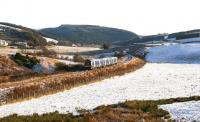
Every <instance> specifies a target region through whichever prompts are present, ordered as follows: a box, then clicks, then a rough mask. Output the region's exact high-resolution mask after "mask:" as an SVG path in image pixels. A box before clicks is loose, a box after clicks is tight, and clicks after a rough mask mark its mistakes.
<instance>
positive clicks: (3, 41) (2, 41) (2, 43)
mask: <svg viewBox="0 0 200 122" xmlns="http://www.w3.org/2000/svg"><path fill="white" fill-rule="evenodd" d="M0 46H8V42H6V41H5V40H1V39H0Z"/></svg>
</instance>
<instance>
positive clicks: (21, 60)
mask: <svg viewBox="0 0 200 122" xmlns="http://www.w3.org/2000/svg"><path fill="white" fill-rule="evenodd" d="M11 59H12V60H14V61H15V62H16V63H17V64H19V65H21V66H25V67H28V68H32V67H33V66H34V65H36V64H38V63H40V61H39V60H38V59H37V58H36V57H29V56H28V55H26V56H24V55H22V54H20V53H16V54H15V55H13V56H11Z"/></svg>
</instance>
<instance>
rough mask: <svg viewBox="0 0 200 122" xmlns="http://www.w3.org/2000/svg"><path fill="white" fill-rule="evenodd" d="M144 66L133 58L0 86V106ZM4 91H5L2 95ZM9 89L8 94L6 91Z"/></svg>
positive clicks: (140, 60)
mask: <svg viewBox="0 0 200 122" xmlns="http://www.w3.org/2000/svg"><path fill="white" fill-rule="evenodd" d="M144 65H145V61H144V60H142V59H139V58H134V59H133V60H130V61H129V62H126V63H117V64H115V65H112V66H108V67H103V68H97V69H93V70H87V71H81V72H66V73H60V74H54V75H49V76H46V77H37V78H32V79H26V80H23V81H19V82H8V83H2V84H0V89H1V93H2V94H0V95H2V96H1V97H0V98H1V100H0V104H7V103H12V102H17V101H21V100H27V99H31V98H37V97H41V96H44V95H48V94H53V93H57V92H61V91H63V90H68V89H71V88H73V87H77V86H80V85H85V84H89V83H92V82H98V81H100V80H103V79H106V78H110V77H113V76H118V75H123V74H125V73H129V72H132V71H135V70H137V69H139V68H141V67H143V66H144ZM4 89H6V91H5V93H4ZM7 89H9V92H8V91H7Z"/></svg>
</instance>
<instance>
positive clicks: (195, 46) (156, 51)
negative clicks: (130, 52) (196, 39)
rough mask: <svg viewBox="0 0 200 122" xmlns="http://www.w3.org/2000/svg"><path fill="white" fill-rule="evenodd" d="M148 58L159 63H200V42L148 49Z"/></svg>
mask: <svg viewBox="0 0 200 122" xmlns="http://www.w3.org/2000/svg"><path fill="white" fill-rule="evenodd" d="M148 52H149V54H148V55H147V57H146V59H147V60H148V61H149V62H157V63H195V64H199V63H200V43H189V44H174V45H167V46H166V45H165V46H159V47H154V48H150V49H148Z"/></svg>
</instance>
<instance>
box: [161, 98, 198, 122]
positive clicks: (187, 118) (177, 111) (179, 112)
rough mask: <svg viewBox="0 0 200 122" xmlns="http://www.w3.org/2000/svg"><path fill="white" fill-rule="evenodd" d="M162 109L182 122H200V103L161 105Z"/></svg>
mask: <svg viewBox="0 0 200 122" xmlns="http://www.w3.org/2000/svg"><path fill="white" fill-rule="evenodd" d="M160 108H162V109H164V110H167V111H169V112H170V115H171V116H172V118H173V119H175V120H177V121H180V122H199V121H200V101H190V102H181V103H173V104H167V105H161V106H160Z"/></svg>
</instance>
